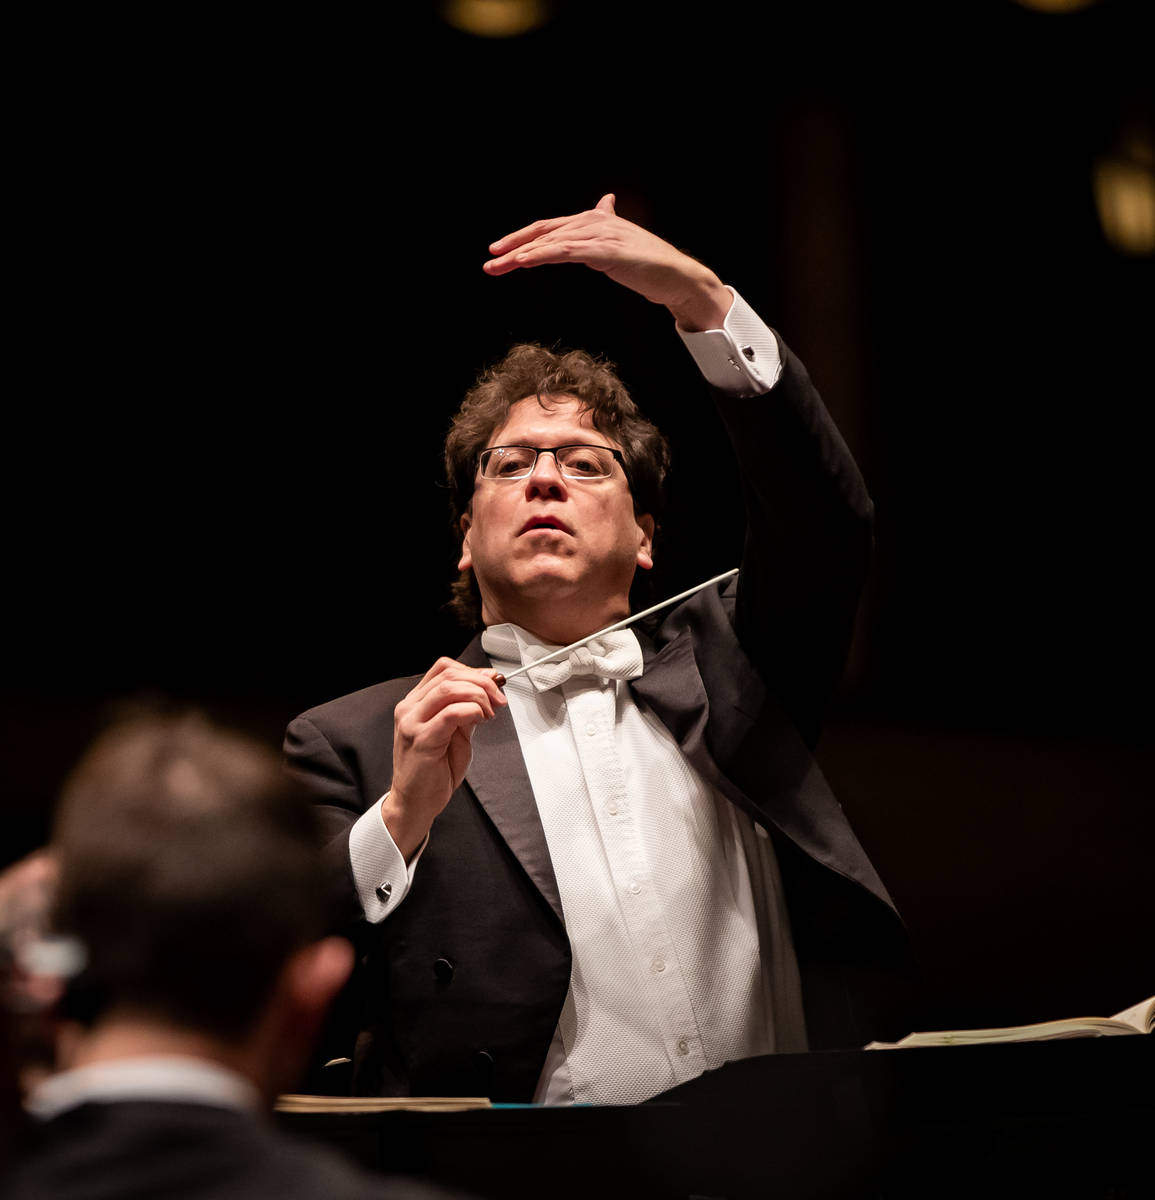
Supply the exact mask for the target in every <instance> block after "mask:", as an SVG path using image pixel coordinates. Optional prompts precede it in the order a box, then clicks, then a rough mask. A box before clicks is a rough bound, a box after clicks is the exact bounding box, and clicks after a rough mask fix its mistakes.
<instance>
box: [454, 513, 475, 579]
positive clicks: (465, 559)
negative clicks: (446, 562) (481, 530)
mask: <svg viewBox="0 0 1155 1200" xmlns="http://www.w3.org/2000/svg"><path fill="white" fill-rule="evenodd" d="M458 524H459V525H460V526H461V558H460V559H459V560H458V563H457V569H458V570H459V571H468V570H469V568H470V567H471V566H473V555H472V553H471V552H470V549H469V531H470V529H471V528H472V527H473V517H472V516H470V514H469V513H462V514H461V520H460V521H459V522H458Z"/></svg>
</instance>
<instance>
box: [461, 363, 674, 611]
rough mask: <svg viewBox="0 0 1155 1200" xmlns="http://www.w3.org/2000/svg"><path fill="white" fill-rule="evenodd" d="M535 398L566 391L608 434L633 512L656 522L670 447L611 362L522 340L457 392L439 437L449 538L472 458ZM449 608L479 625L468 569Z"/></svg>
mask: <svg viewBox="0 0 1155 1200" xmlns="http://www.w3.org/2000/svg"><path fill="white" fill-rule="evenodd" d="M532 396H536V397H537V398H538V403H540V404H541V405H542V407H543V408H544V407H548V405H549V398H550V397H558V396H573V397H575V398H576V399H577V400H579V401H580V402H581V406H582V409H583V410H588V411H589V413H590V415H591V420H592V421H593V425H594V428H595V429H597V430H598V431H599V432H600V433H603V434H605V435H606V436H607V437H610V438H613V440H614V441H615V442H617V443H618V445H619V446H620V447H621V450H622V457H623V458H624V459H625V472H626V478H627V479H628V480H629V484H630V492H631V494H632V495H633V498H634V512H635V513H638V514H642V513H648V514H649V515H650V516H652V517H653V518H654V520H655V522H656V521H657V520H658V519H659V517H660V515H661V511H662V508H663V503H664V499H665V481H666V472H667V471H668V470H669V466H670V451H669V446H668V444H667V442H666V438H665V436H664V435H663V434H662V433H661V431H660V430H659V429H658V428H657V426H655V425H653V424H652V423H651V422H650V421H648V420H647V419H646V418H645V417H644V416H642V414H641V412H640V410H639V409H638V406H637V405H636V404H635V403H634V401H633V400H632V399H631V397H630V393H629V392H628V391H627V390H626V386H625V384H623V383H622V381H621V380H620V379H619V378H618V376H617V373H616V369H615V368H614V366H613V364H612V363H609V362H606V361H605V360H604V359H598V358H594V357H593V356H592V355H590V354H587V353H586V352H585V351H584V350H570V351H568V352H566V353H558V352H556V351H553V350H548V349H546V348H545V347H544V346H539V345H536V344H534V343H529V342H523V343H520V344H518V345H516V346H513V347H511V348H510V350H509V351H508V353H507V354H506V355H505V357H504V358H502V359H501V361H500V362H498V363H496V364H494V365H493V366H492V367H490V368H488V369H487V370H486V371H484V372H483V373H482V375H481V376H480V378H479V379H478V380H477V382H476V383H475V384H474V385H473V387H471V388H470V389H469V391H468V392H466V394H465V399H464V400H463V401H462V404H461V407H460V408H459V409H458V411H457V415H456V416H455V417H454V418H453V422H452V424H451V426H450V429H449V433H448V435H447V436H446V439H445V475H446V479H447V481H448V484H449V510H450V521H451V523H452V527H453V532H454V536H455V537H456V538H457V541H458V543H460V542H461V540H462V533H461V517H462V515H463V514H464V513H466V512H468V511H469V505H470V503H471V501H472V499H473V487H474V480H475V477H476V474H477V460H478V456H479V455H480V454H481V451H482V450H484V449H485V448H486V447H487V446H488V445H489V442H490V438H491V437H492V436H493V434H494V433H495V432H496V431H497V430H498V429H499V428H500V427H501V426H502V425H504V424H505V422H506V419H507V418H508V417H509V410H510V409H511V408H512V407H513V406H514V405H515V404H516V403H517V402H518V401H519V400H525V399H527V398H529V397H532ZM451 590H452V599H451V600H450V602H449V605H448V607H449V609H450V611H451V612H453V614H454V615H455V616H456V617H457V618H458V619H459V620H460V621H461V622H462V624H464V625H466V626H468V627H470V628H474V629H479V628H480V627H481V596H480V593H479V592H478V589H477V580H476V579H475V578H474V576H473V572H472V571H462V572H461V573H460V574H459V576H458V578H457V579H456V580H455V581H454V583H453V585H452V589H451Z"/></svg>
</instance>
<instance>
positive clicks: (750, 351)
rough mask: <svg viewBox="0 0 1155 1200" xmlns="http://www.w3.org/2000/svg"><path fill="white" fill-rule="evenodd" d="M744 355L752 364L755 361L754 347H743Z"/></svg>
mask: <svg viewBox="0 0 1155 1200" xmlns="http://www.w3.org/2000/svg"><path fill="white" fill-rule="evenodd" d="M742 353H743V354H744V355H745V356H746V358H747V359H748V360H749V361H750V362H753V361H754V347H753V346H743V347H742Z"/></svg>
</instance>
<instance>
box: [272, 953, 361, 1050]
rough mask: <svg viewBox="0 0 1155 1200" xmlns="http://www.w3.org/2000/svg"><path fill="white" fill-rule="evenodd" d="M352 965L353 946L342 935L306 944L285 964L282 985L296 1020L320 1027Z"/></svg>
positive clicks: (343, 984) (303, 1024)
mask: <svg viewBox="0 0 1155 1200" xmlns="http://www.w3.org/2000/svg"><path fill="white" fill-rule="evenodd" d="M352 969H353V946H352V944H351V943H350V942H349V941H348V940H347V939H346V938H341V937H327V938H322V939H321V940H320V941H319V942H312V943H310V944H309V945H308V946H303V947H302V948H301V949H300V950H298V951H297V952H296V953H295V954H294V955H293V956H292V957H291V958H290V959H289V961H288V962H287V963H286V964H285V969H284V971H283V973H282V976H281V979H282V986H283V990H284V995H285V999H286V1001H287V1002H288V1005H289V1007H290V1008H291V1010H292V1012H293V1014H294V1017H295V1021H296V1023H299V1024H300V1025H301V1026H303V1027H304V1028H305V1029H307V1030H313V1029H316V1028H319V1026H320V1024H321V1022H322V1020H324V1017H325V1014H326V1013H327V1012H328V1011H329V1006H330V1004H332V1002H333V1000H334V999H335V997H336V995H337V993H338V992H339V991H340V990H341V989H342V988H343V987H344V986H345V983H346V981H347V980H348V978H349V972H350V971H352Z"/></svg>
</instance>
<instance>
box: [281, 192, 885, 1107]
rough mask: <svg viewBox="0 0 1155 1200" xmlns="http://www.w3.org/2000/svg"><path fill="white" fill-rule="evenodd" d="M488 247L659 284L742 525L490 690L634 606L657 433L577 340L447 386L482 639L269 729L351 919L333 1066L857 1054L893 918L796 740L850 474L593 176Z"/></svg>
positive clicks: (817, 678) (527, 1067)
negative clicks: (670, 586)
mask: <svg viewBox="0 0 1155 1200" xmlns="http://www.w3.org/2000/svg"><path fill="white" fill-rule="evenodd" d="M490 249H491V253H492V258H491V259H490V260H489V261H488V262H487V263H486V267H485V269H486V270H487V272H488V273H489V274H491V275H494V276H499V275H503V274H505V273H508V272H510V271H513V270H518V269H528V268H534V267H538V266H542V265H546V264H560V263H566V264H578V265H584V266H586V267H590V268H593V269H595V270H599V271H601V272H603V273H605V274H606V275H607V276H608V277H609V278H610V279H612V280H614V281H615V282H617V283H619V284H621V285H622V286H625V287H627V288H630V289H632V290H633V291H635V292H637V293H639V294H640V295H641V296H644V297H645V298H646V299H648V300H650V301H651V302H654V303H658V304H662V305H664V306H665V307H666V308H667V309H669V311H670V313H671V314H672V315H673V317H674V319H675V322H676V327H677V330H678V332H679V333H680V335H681V337H682V339H683V341H684V342H685V344H686V346H687V348H688V349H689V350H690V353H691V355H692V356H693V358H694V360H695V361H696V363H697V365H698V367H699V370H700V371H701V373H702V374H703V375H704V376H705V379H706V381H707V383H708V384H709V385H710V386H711V388H712V390H713V392H714V399H715V404H716V407H717V410H718V413H719V415H720V417H721V419H722V421H723V422H724V424H725V426H726V428H727V431H728V433H729V435H730V439H731V442H732V444H733V447H734V450H735V455H736V458H737V462H738V467H739V470H740V472H741V476H742V481H743V489H744V495H745V499H746V509H747V512H746V527H747V528H746V545H745V551H744V555H743V560H742V564H741V572H740V574H739V577H738V579H737V581H736V582H735V581H731V582H729V583H727V584H725V585H718V586H716V587H711V588H708V589H706V590H704V591H702V592H700V593H698V594H697V595H695V596H693V597H691V598H690V599H688V600H686V601H684V602H683V603H680V604H679V605H677V606H676V607H673V608H671V609H669V610H668V611H667V612H666V613H665V614H663V615H662V616H659V617H656V618H654V619H652V620H651V622H650V623H649V624H648V625H647V626H645V627H635V628H631V629H627V630H623V631H620V632H618V633H614V634H611V635H607V636H603V637H600V638H598V639H595V641H593V642H591V643H590V644H589V645H587V646H585V647H582V648H580V649H578V650H575V651H573V652H572V654H571V655H570V656H568V657H567V658H565V659H563V660H562V661H561V662H560V663H551V664H549V665H547V666H544V667H540V666H539V667H535V668H534V669H532V670H530V671H528V672H526V673H524V674H519V675H517V676H516V677H512V678H510V680H509V681H508V684H507V685H506V686H505V687H504V689H503V687H502V686H501V685H502V683H503V682H504V679H503V677H504V676H505V675H507V674H509V675H512V673H513V672H514V671H515V670H517V669H518V668H519V667H521V666H523V665H529V664H532V663H534V662H536V660H537V659H539V658H541V657H542V656H543V655H546V654H547V653H549V652H550V651H553V650H554V649H555V648H558V647H564V646H567V645H569V644H571V643H573V642H575V641H578V640H579V639H582V638H585V637H588V636H589V635H590V634H593V633H595V632H597V631H599V630H601V629H603V628H604V627H605V626H607V625H608V624H610V623H613V622H616V621H617V620H619V619H621V618H623V617H625V616H626V615H627V614H628V612H629V611H630V600H629V596H630V590H631V586H632V584H633V582H634V579H635V574H636V572H638V571H639V570H641V571H645V570H648V569H649V568H650V567H651V566H652V564H653V544H654V535H655V528H656V525H655V519H656V516H657V514H658V512H659V511H660V503H661V493H662V485H663V482H664V476H665V470H666V465H667V451H666V444H665V440H664V438H663V437H662V435H661V434H660V433H659V432H658V431H657V430H656V429H655V428H654V426H653V425H651V424H650V423H649V422H648V421H647V420H646V419H645V418H643V417H642V416H641V414H640V413H639V412H638V410H637V408H636V406H635V405H634V403H633V401H632V400H631V399H630V397H629V394H628V392H627V391H626V389H625V387H624V386H623V385H622V383H621V381H620V380H619V379H618V378H617V376H616V375H615V374H614V373H613V371H612V369H611V368H610V367H609V366H608V365H607V364H605V363H601V362H598V361H597V360H595V359H592V358H590V356H588V355H585V354H583V353H581V352H571V353H569V354H565V355H559V354H554V353H553V352H550V351H547V350H544V349H543V348H541V347H535V346H519V347H514V349H513V350H511V351H510V353H509V354H508V355H507V356H506V358H505V359H504V360H503V361H502V362H501V363H499V364H498V365H497V366H496V367H494V368H493V369H492V370H491V371H490V372H488V373H487V374H486V375H484V376H483V377H482V379H481V380H480V381H479V382H478V384H477V385H476V386H475V387H474V388H473V389H472V391H471V392H470V393H469V395H468V396H467V397H466V400H465V402H464V404H463V405H462V407H461V409H460V411H459V412H458V414H457V416H456V418H455V420H454V423H453V427H452V429H451V432H450V434H449V437H448V439H447V443H446V467H447V473H448V476H449V483H450V492H451V496H452V498H453V504H454V515H455V518H456V520H457V525H458V528H459V531H460V536H461V556H460V562H459V571H460V577H459V580H458V583H457V586H456V588H455V604H456V605H457V606H458V609H459V611H461V612H463V613H466V614H476V615H477V616H478V617H479V620H478V621H477V625H478V626H480V627H481V628H483V630H484V632H483V633H482V634H481V635H480V636H479V637H477V638H475V639H474V641H473V642H472V643H471V644H470V645H469V647H467V649H466V650H465V652H464V653H463V654H462V655H461V656H460V658H459V659H457V660H453V659H448V658H443V659H440V660H438V661H437V662H436V663H435V664H434V665H433V666H432V667H431V668H430V670H429V671H428V672H427V673H426V674H425V675H424V676H423V677H421V678H420V679H409V680H398V681H393V682H391V683H386V684H380V685H377V686H376V687H372V688H368V689H365V690H363V691H361V692H358V693H355V694H353V695H351V696H346V697H343V698H341V699H338V700H335V701H332V702H330V703H328V704H324V705H321V706H320V707H318V708H315V709H312V710H310V711H309V712H307V713H305V714H303V715H302V716H301V717H298V718H297V719H296V720H295V721H294V722H293V723H292V725H291V726H290V727H289V730H288V733H287V736H286V743H285V749H286V755H287V759H288V762H289V764H290V766H291V768H292V769H293V770H294V772H295V773H296V775H297V777H298V778H300V779H302V780H303V781H304V782H306V784H307V785H308V786H309V787H310V788H311V789H312V790H313V792H314V795H315V796H316V798H317V802H318V804H319V806H320V811H321V813H322V819H323V822H324V824H325V828H326V831H327V837H328V841H327V849H326V854H327V855H328V857H329V861H330V864H331V867H332V869H333V870H334V872H335V873H336V875H337V876H338V877H339V878H340V879H342V880H343V881H344V887H345V893H346V897H347V904H348V907H347V915H348V916H349V917H350V919H351V920H352V921H353V922H354V924H355V925H356V927H357V933H356V936H357V937H358V939H359V941H360V944H361V961H362V970H361V971H360V972H359V973H358V978H357V987H356V988H355V989H354V991H353V992H351V993H350V995H349V996H348V997H347V999H348V1005H349V1006H348V1009H347V1010H346V1014H345V1015H346V1017H347V1019H348V1023H349V1024H348V1027H347V1030H346V1036H347V1043H348V1048H347V1049H346V1051H345V1052H346V1053H351V1054H352V1056H353V1059H354V1067H355V1076H354V1080H355V1089H356V1090H357V1091H361V1092H369V1093H372V1092H376V1091H384V1092H400V1093H404V1092H407V1091H409V1092H414V1093H417V1094H420V1093H450V1094H455V1093H463V1094H471V1093H482V1094H487V1095H490V1096H492V1097H494V1098H497V1099H505V1100H529V1099H531V1098H534V1099H537V1100H541V1101H546V1102H560V1103H566V1102H574V1101H578V1102H603V1103H621V1102H632V1101H639V1100H644V1099H646V1098H648V1097H650V1096H653V1095H655V1094H657V1093H659V1092H661V1091H663V1090H665V1089H667V1088H669V1087H672V1086H674V1085H676V1084H678V1083H680V1082H683V1081H685V1080H687V1079H690V1078H693V1077H694V1076H695V1075H697V1074H699V1073H701V1072H702V1071H703V1070H706V1069H710V1068H713V1067H718V1066H720V1065H722V1063H724V1062H726V1061H728V1060H731V1059H735V1058H742V1057H748V1056H751V1055H756V1054H763V1053H770V1052H774V1051H790V1050H801V1049H805V1048H806V1047H807V1046H810V1047H813V1048H822V1047H827V1046H851V1045H861V1044H863V1042H865V1041H866V1040H869V1038H871V1037H877V1036H878V1032H879V1030H881V1029H884V1028H895V1026H893V1025H890V1024H887V1023H886V1022H885V1020H884V1014H885V1004H886V1003H887V1001H885V1000H882V999H880V996H881V994H882V992H884V991H886V990H887V989H886V988H885V987H883V988H881V989H880V987H878V986H876V985H880V984H888V983H889V982H890V981H892V980H893V979H897V978H898V977H900V976H901V975H902V974H903V972H904V971H905V968H906V947H905V939H904V935H903V932H902V928H901V923H900V922H899V921H898V918H897V915H896V913H895V912H894V909H893V905H892V903H891V901H890V898H889V896H888V895H887V893H886V890H885V888H884V887H883V885H882V883H881V881H880V880H879V879H878V876H877V874H876V873H875V871H874V869H873V867H872V866H871V864H870V862H869V861H868V859H867V857H866V855H865V854H864V852H863V850H862V848H861V846H860V845H859V843H858V841H857V840H856V838H855V836H854V834H853V833H852V831H851V829H850V827H849V825H848V824H847V822H846V819H845V817H844V816H843V814H842V811H841V808H840V807H839V805H838V803H837V801H836V800H835V799H834V797H833V796H832V795H831V794H830V791H829V788H828V787H827V785H826V783H825V781H824V780H823V778H822V775H821V773H820V771H819V770H818V768H817V766H816V765H815V763H814V761H813V758H812V757H811V753H810V750H811V748H812V746H813V743H814V740H815V738H816V737H817V732H818V727H819V722H820V719H821V713H822V708H823V705H824V703H825V701H826V700H827V698H828V696H829V694H830V692H831V690H832V689H833V687H834V686H835V684H836V682H837V679H838V676H839V674H840V672H841V670H842V665H843V661H844V658H845V653H846V649H847V645H848V642H849V636H850V631H851V625H852V621H853V615H854V611H855V607H856V604H857V599H858V594H859V591H860V588H861V585H862V581H863V578H864V575H865V571H866V569H867V565H868V561H869V554H870V547H871V537H872V534H871V521H872V508H871V504H870V500H869V498H868V496H867V494H866V490H865V487H864V485H863V482H862V479H861V477H860V475H859V473H858V471H857V469H856V467H855V465H854V463H853V461H852V460H851V458H850V455H849V453H848V451H847V449H846V447H845V445H844V443H843V441H842V439H841V438H840V436H839V435H838V432H837V430H836V429H835V428H834V426H833V424H832V422H831V421H830V418H829V416H828V415H827V413H826V411H825V409H824V408H823V406H822V404H821V401H820V400H819V398H818V396H817V393H816V392H815V391H814V388H813V386H812V385H811V383H810V380H809V379H808V377H807V375H806V372H805V370H804V369H803V368H802V366H801V364H800V363H798V361H797V360H796V359H795V358H794V357H793V356H792V355H791V354H790V352H789V351H788V350H787V349H786V348H785V347H784V346H783V345H782V343H781V342H780V340H779V339H778V338H777V336H776V335H775V334H774V333H773V331H772V330H770V329H769V328H768V327H767V326H766V325H765V324H764V323H763V322H762V321H761V319H760V318H759V317H758V316H757V314H755V313H754V312H753V311H752V310H751V309H750V308H749V306H748V305H746V303H745V302H744V301H743V300H742V298H741V297H740V296H739V295H738V293H737V292H735V291H734V290H733V289H731V288H729V287H727V286H725V285H724V284H723V283H722V281H721V280H720V279H719V278H718V276H717V275H715V274H714V272H712V271H711V270H709V268H707V267H705V266H704V265H703V264H701V263H699V262H697V261H696V260H694V259H692V258H690V257H689V256H687V255H685V254H683V253H681V252H680V251H678V250H676V249H675V248H674V247H673V246H671V245H669V244H668V243H667V242H665V241H663V240H661V239H660V238H658V237H656V236H654V235H653V234H651V233H649V232H648V231H646V230H644V229H642V228H641V227H639V226H637V225H635V224H633V223H631V222H629V221H626V220H624V219H623V218H622V217H620V216H618V215H617V213H616V212H615V207H614V199H613V197H612V196H606V197H603V199H602V200H601V201H600V202H599V203H598V205H597V206H596V208H594V209H592V210H589V211H587V212H583V213H579V214H576V215H574V216H569V217H561V218H555V219H549V220H544V221H539V222H536V223H534V224H533V225H530V226H527V227H525V228H524V229H521V230H519V231H517V232H516V233H513V234H510V235H508V236H507V237H505V238H502V239H501V240H500V241H498V242H496V243H494V244H493V245H492V246H491V248H490ZM703 419H704V420H705V419H708V417H707V414H704V415H703ZM711 419H712V418H711ZM712 469H715V470H716V469H718V468H717V466H716V465H712ZM693 473H694V471H693V469H692V467H691V469H690V470H689V471H687V474H689V475H692V474H693ZM354 1043H355V1048H354Z"/></svg>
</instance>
